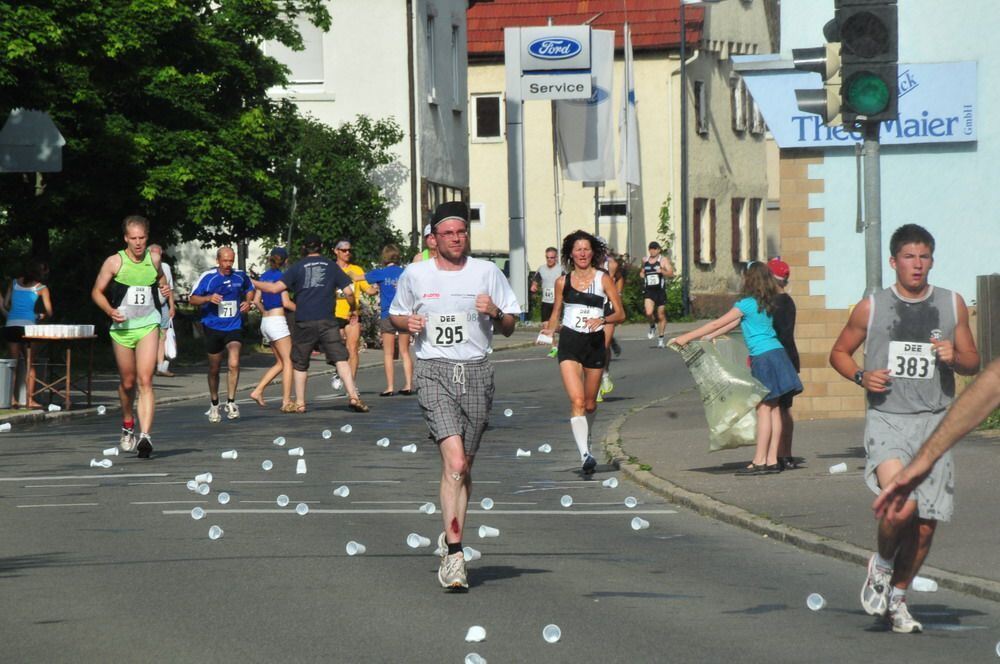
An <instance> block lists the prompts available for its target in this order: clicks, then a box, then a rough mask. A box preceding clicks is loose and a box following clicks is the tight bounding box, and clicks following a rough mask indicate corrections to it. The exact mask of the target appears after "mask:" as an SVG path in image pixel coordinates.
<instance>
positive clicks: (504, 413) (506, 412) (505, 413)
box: [503, 408, 514, 417]
mask: <svg viewBox="0 0 1000 664" xmlns="http://www.w3.org/2000/svg"><path fill="white" fill-rule="evenodd" d="M513 414H514V411H512V410H511V409H510V408H505V409H504V411H503V416H504V417H510V416H511V415H513Z"/></svg>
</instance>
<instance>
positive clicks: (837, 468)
mask: <svg viewBox="0 0 1000 664" xmlns="http://www.w3.org/2000/svg"><path fill="white" fill-rule="evenodd" d="M846 472H847V464H846V463H837V464H834V465H832V466H830V474H831V475H836V474H837V473H846Z"/></svg>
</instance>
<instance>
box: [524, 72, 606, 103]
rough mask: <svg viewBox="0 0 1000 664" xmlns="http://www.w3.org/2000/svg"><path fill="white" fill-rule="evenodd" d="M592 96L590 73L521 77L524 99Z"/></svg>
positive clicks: (588, 97)
mask: <svg viewBox="0 0 1000 664" xmlns="http://www.w3.org/2000/svg"><path fill="white" fill-rule="evenodd" d="M592 94H593V91H592V88H591V75H590V72H584V73H582V74H525V75H524V76H522V77H521V98H522V99H590V97H591V95H592Z"/></svg>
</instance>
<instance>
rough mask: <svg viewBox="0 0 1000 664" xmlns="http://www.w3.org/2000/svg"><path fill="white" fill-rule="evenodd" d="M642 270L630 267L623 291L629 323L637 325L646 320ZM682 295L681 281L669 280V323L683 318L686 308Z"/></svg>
mask: <svg viewBox="0 0 1000 664" xmlns="http://www.w3.org/2000/svg"><path fill="white" fill-rule="evenodd" d="M642 292H643V278H642V270H641V269H639V268H638V267H637V266H635V265H629V266H628V269H627V270H626V271H625V288H624V290H623V291H622V305H624V307H625V315H626V316H627V317H628V321H629V322H632V323H637V322H640V321H644V320H646V310H645V304H644V300H645V298H644V297H643V295H642ZM681 295H682V293H681V280H680V279H678V278H674V279H668V280H667V321H677V320H680V319H682V318H683V315H684V307H683V306H682V302H683V298H682V296H681Z"/></svg>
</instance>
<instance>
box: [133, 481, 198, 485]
mask: <svg viewBox="0 0 1000 664" xmlns="http://www.w3.org/2000/svg"><path fill="white" fill-rule="evenodd" d="M185 483H186V481H185V480H176V481H172V482H129V483H128V485H129V486H148V485H151V484H181V485H183V484H185Z"/></svg>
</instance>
